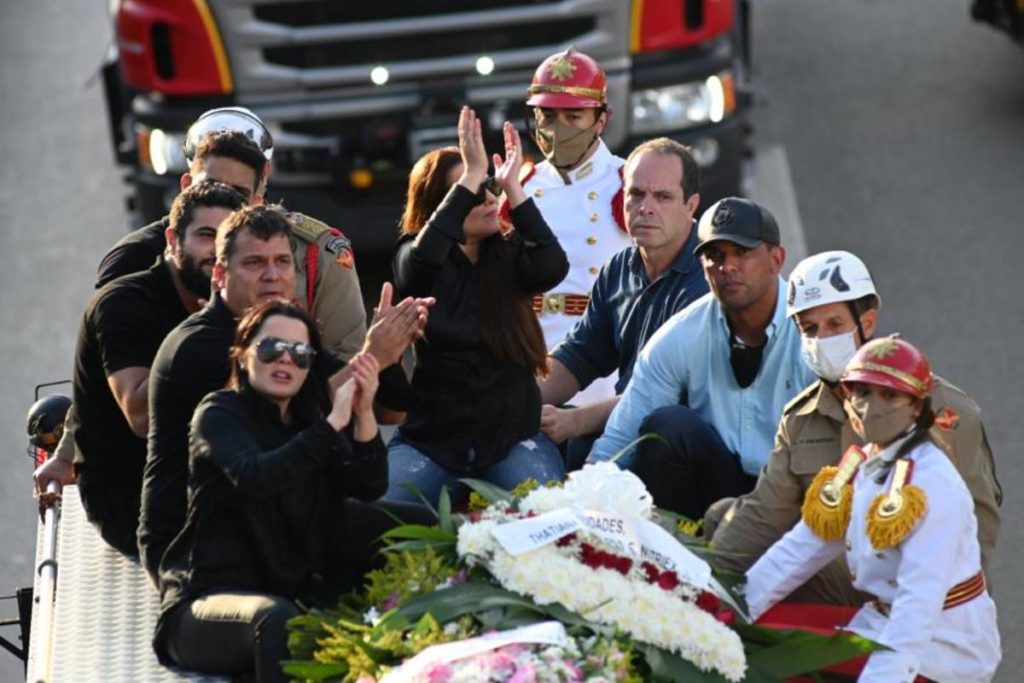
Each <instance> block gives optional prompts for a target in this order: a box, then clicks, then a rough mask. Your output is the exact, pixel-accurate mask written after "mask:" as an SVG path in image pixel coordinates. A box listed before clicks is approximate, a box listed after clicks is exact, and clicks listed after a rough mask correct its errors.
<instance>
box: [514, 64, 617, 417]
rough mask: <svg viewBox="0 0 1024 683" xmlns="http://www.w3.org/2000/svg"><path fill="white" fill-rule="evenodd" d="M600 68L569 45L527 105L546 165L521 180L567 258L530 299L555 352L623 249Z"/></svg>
mask: <svg viewBox="0 0 1024 683" xmlns="http://www.w3.org/2000/svg"><path fill="white" fill-rule="evenodd" d="M606 82H607V79H606V77H605V73H604V69H602V68H601V66H600V65H599V64H598V63H597V62H595V61H594V60H593V59H591V58H590V57H588V56H587V55H585V54H583V53H580V52H577V51H576V50H575V49H573V48H569V49H568V50H566V51H564V52H559V53H556V54H554V55H551V56H550V57H548V58H547V59H545V60H544V61H543V62H541V64H540V66H539V67H537V71H536V72H535V73H534V75H533V81H532V82H531V84H530V89H529V98H528V99H527V101H526V105H527V106H528V107H532V109H533V119H532V121H530V123H531V124H532V125H531V127H532V128H533V129H534V140H535V141H536V143H537V146H538V147H539V148H540V151H541V152H542V153H543V154H544V158H545V160H544V161H543V162H541V163H539V164H537V165H536V166H534V167H533V168H532V169H530V170H529V171H528V173H527V175H526V176H525V177H524V178H523V189H524V190H525V191H526V194H527V196H529V197H532V198H533V201H534V202H535V203H536V205H537V208H538V209H540V211H541V213H542V214H543V215H544V219H545V220H546V221H547V222H548V224H549V225H550V226H551V229H552V231H553V232H554V233H555V235H557V236H558V242H559V244H561V245H562V248H563V249H565V253H566V254H567V255H568V257H569V274H568V275H567V276H566V278H565V279H564V280H563V281H562V282H561V284H559V285H558V287H557V288H556V289H555V290H553V291H551V292H548V293H546V294H545V295H544V296H542V297H537V299H535V300H534V310H535V311H537V314H538V316H539V318H540V325H541V329H542V330H543V331H544V340H545V342H546V343H547V345H548V349H549V350H550V349H554V347H555V346H557V345H558V343H559V342H560V341H562V339H563V338H564V337H565V335H566V334H567V333H568V332H569V330H571V329H572V327H573V325H575V324H576V321H577V320H579V318H580V316H582V315H583V312H584V311H585V310H586V307H587V301H588V298H589V295H590V290H591V288H592V287H593V285H594V282H595V280H596V279H597V274H598V272H599V271H600V269H601V266H603V265H604V264H605V263H606V262H607V261H608V260H609V259H611V257H612V256H614V255H615V254H617V253H618V252H620V251H622V250H623V249H625V248H626V247H628V246H630V244H631V240H630V238H629V235H628V233H627V232H626V227H625V219H624V217H623V209H622V206H623V205H622V166H623V164H624V163H625V161H624V160H623V159H621V158H619V157H617V156H615V155H613V154H612V153H611V152H610V151H609V150H608V147H607V146H606V145H605V144H604V142H603V141H602V140H601V131H603V130H604V127H605V125H606V124H607V122H608V116H609V113H610V112H609V111H608V108H607V99H606V95H605V87H606ZM616 379H617V376H616V375H613V376H611V377H607V378H604V379H601V380H598V381H595V382H594V383H592V384H591V385H590V386H589V387H587V389H585V390H584V391H582V392H580V393H579V394H577V395H576V397H575V399H573V400H572V401H571V402H572V403H576V404H580V403H588V402H592V401H597V400H602V399H606V398H610V397H612V396H614V394H615V392H614V387H615V381H616Z"/></svg>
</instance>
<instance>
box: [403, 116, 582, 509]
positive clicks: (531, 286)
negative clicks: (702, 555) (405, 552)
mask: <svg viewBox="0 0 1024 683" xmlns="http://www.w3.org/2000/svg"><path fill="white" fill-rule="evenodd" d="M503 133H504V143H505V157H504V159H502V157H501V156H500V155H497V154H495V155H494V158H493V161H494V179H493V180H491V179H489V178H488V177H487V170H488V165H489V162H488V158H487V152H486V149H485V148H484V143H483V136H482V134H481V130H480V121H479V120H478V119H477V117H476V114H475V113H474V112H473V111H472V110H471V109H469V108H468V107H463V109H462V112H461V113H460V115H459V148H458V149H455V148H451V147H449V148H444V149H437V150H434V151H432V152H428V153H427V154H426V155H424V156H423V157H422V158H421V159H420V160H419V161H417V162H416V165H415V166H414V167H413V170H412V173H411V175H410V177H409V189H408V193H407V197H406V206H405V212H404V214H403V216H402V236H401V237H400V238H399V241H398V247H397V251H396V254H395V258H394V262H393V268H394V274H395V284H396V287H397V290H398V292H399V295H400V296H433V297H434V298H436V300H437V303H436V304H435V305H434V307H433V309H432V310H431V312H430V318H429V319H428V320H427V326H426V330H425V335H424V337H423V339H421V340H419V341H417V342H416V346H415V351H416V363H415V368H414V371H413V377H412V388H413V391H414V393H415V394H416V406H415V407H414V408H412V409H411V410H410V411H409V413H408V417H407V418H406V421H405V423H404V424H403V425H402V426H401V427H400V428H399V430H398V432H397V433H396V434H395V437H394V438H393V439H392V440H391V442H390V444H389V445H388V462H389V478H388V491H387V494H385V498H386V499H388V500H407V501H415V500H418V499H419V498H418V496H419V495H420V494H422V495H423V496H424V498H425V499H426V500H427V501H428V502H431V503H433V502H434V501H436V500H437V498H438V495H439V493H440V491H441V487H442V486H445V487H447V488H448V490H449V491H453V492H454V493H455V498H456V499H457V500H458V499H460V498H462V497H464V496H465V495H466V488H465V486H464V485H462V484H460V483H459V481H458V480H459V479H460V478H462V477H473V478H478V479H486V480H488V481H491V482H493V483H495V484H497V485H499V486H501V487H503V488H513V487H515V486H516V485H517V484H519V483H520V482H522V481H524V480H526V479H535V480H538V481H540V482H546V481H549V480H552V479H558V480H560V479H561V478H562V477H563V476H564V474H565V467H564V463H563V460H562V457H561V455H560V453H559V452H558V449H557V448H556V447H555V445H554V444H553V443H551V441H549V440H548V439H547V437H545V436H544V435H543V434H541V433H540V407H541V403H540V392H539V391H538V389H537V383H536V376H537V375H539V374H543V373H545V372H546V370H547V348H546V346H545V344H544V336H543V333H542V332H541V329H540V325H539V323H538V322H537V316H536V315H535V314H534V312H533V307H532V297H533V295H534V294H539V293H541V292H544V291H547V290H549V289H551V288H552V287H554V286H555V285H557V284H558V283H559V282H561V280H562V278H564V277H565V274H566V273H567V272H568V268H569V263H568V260H567V259H566V255H565V252H564V251H563V250H562V247H561V246H559V244H558V240H557V239H556V238H555V236H554V234H553V233H552V232H551V229H550V228H549V227H548V225H547V223H546V222H545V221H544V219H543V217H542V216H541V214H540V211H538V209H537V207H536V206H535V205H534V203H533V200H532V199H528V198H527V197H526V193H525V192H524V191H523V187H522V184H521V183H520V181H519V172H520V169H521V167H522V146H521V143H520V140H519V134H518V132H517V131H516V130H515V128H514V127H513V126H512V124H510V123H507V122H506V123H505V126H504V130H503ZM502 190H503V191H504V192H507V193H508V197H509V204H510V206H511V207H512V208H511V219H512V226H510V227H509V228H508V229H503V226H502V222H501V218H500V216H499V212H498V199H497V195H500V194H501V191H502Z"/></svg>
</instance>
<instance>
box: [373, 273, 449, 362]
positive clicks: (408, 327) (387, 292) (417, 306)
mask: <svg viewBox="0 0 1024 683" xmlns="http://www.w3.org/2000/svg"><path fill="white" fill-rule="evenodd" d="M393 297H394V288H393V287H392V285H391V283H390V282H385V283H384V286H383V287H381V290H380V302H379V303H378V304H377V307H376V308H375V309H374V312H373V320H372V322H371V323H370V329H369V330H367V332H366V346H365V347H364V351H367V352H369V353H371V354H373V356H374V358H376V359H377V362H378V363H379V364H380V367H382V368H386V367H388V366H391V365H394V364H395V363H397V362H398V361H399V360H401V358H402V354H403V353H405V350H406V349H407V348H409V344H411V343H412V342H413V341H415V340H416V339H418V338H420V337H422V336H423V328H424V327H425V326H426V324H427V313H428V312H429V310H430V307H431V306H433V305H434V302H435V299H434V298H433V297H425V298H414V297H406V298H405V299H403V300H402V301H400V302H398V303H397V304H394V305H392V303H391V300H392V298H393Z"/></svg>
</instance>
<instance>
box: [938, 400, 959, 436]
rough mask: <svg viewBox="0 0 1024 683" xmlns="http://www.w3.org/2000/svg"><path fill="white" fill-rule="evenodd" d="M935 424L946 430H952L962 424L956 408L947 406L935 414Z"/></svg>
mask: <svg viewBox="0 0 1024 683" xmlns="http://www.w3.org/2000/svg"><path fill="white" fill-rule="evenodd" d="M935 426H936V427H938V428H939V429H941V430H942V431H944V432H951V431H953V430H955V429H957V428H958V427H959V426H960V416H959V415H957V413H956V411H955V410H953V409H952V408H950V407H949V406H946V407H945V408H943V409H942V410H940V411H939V412H937V413H936V414H935Z"/></svg>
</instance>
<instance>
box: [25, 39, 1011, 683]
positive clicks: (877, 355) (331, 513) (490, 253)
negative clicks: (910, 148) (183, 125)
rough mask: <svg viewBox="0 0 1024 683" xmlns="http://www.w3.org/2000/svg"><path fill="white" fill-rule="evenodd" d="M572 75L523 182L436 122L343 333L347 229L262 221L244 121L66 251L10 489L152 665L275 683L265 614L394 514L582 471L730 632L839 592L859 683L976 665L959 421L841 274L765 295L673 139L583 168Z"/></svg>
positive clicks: (820, 257) (367, 541)
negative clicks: (117, 609)
mask: <svg viewBox="0 0 1024 683" xmlns="http://www.w3.org/2000/svg"><path fill="white" fill-rule="evenodd" d="M605 84H606V78H605V74H604V71H603V70H602V69H601V67H600V65H599V64H597V63H596V62H595V61H594V60H593V59H591V58H590V57H588V56H587V55H585V54H582V53H580V52H578V51H576V50H574V49H571V48H570V49H569V50H566V51H564V52H559V53H557V54H554V55H552V56H550V57H549V58H548V59H546V60H544V62H543V63H541V65H540V66H539V67H538V69H537V71H536V73H535V75H534V78H533V81H532V83H531V85H530V86H529V91H528V99H527V101H526V104H527V105H528V106H529V107H530V111H532V118H531V119H530V121H529V122H528V124H529V125H528V128H529V129H530V131H531V135H532V137H533V139H534V142H535V143H536V145H537V147H538V148H539V150H540V151H541V153H542V154H543V156H544V161H542V162H541V163H539V164H536V165H531V164H528V163H526V162H524V150H523V144H522V141H521V140H520V136H519V133H518V131H517V130H516V128H515V126H513V125H512V124H511V123H508V122H506V123H505V124H504V127H503V130H502V133H503V142H504V148H503V150H502V151H501V153H499V154H493V156H488V153H487V150H486V149H485V144H484V136H483V132H482V130H481V121H480V120H479V119H478V118H477V116H476V114H475V112H474V111H473V110H472V109H470V108H468V107H463V108H462V110H461V112H460V114H459V118H458V132H459V145H458V147H449V148H442V149H437V150H433V151H431V152H429V153H427V154H425V155H424V156H423V157H422V158H421V159H419V160H418V161H417V162H416V164H415V166H414V167H413V169H412V171H411V173H410V177H409V184H408V193H407V197H406V202H405V209H404V213H403V215H402V219H401V225H400V231H399V235H398V236H397V243H396V246H395V251H394V255H393V263H392V266H393V273H392V274H393V278H392V281H391V282H389V283H386V284H385V285H384V286H383V288H382V290H381V293H380V299H379V303H378V305H377V307H376V308H375V309H374V312H373V315H372V317H371V319H369V320H367V319H366V315H365V313H364V309H363V305H362V293H361V291H360V288H359V280H358V278H357V274H356V262H357V259H356V258H355V255H354V254H353V252H352V246H351V243H350V242H349V241H348V239H347V238H346V237H345V236H344V235H343V234H342V233H341V232H339V231H338V230H336V229H334V228H331V227H328V226H327V225H325V224H323V223H321V222H320V221H318V220H316V219H315V218H312V217H310V216H307V215H304V214H300V213H295V212H293V211H290V208H291V207H289V210H285V209H284V208H282V207H280V206H273V205H268V204H265V203H263V201H262V198H263V195H264V191H265V189H266V186H267V183H268V181H269V180H270V175H271V161H272V153H273V141H272V138H271V136H270V133H269V132H268V130H267V128H266V127H265V126H264V125H263V123H262V122H261V121H260V119H259V118H258V117H257V116H256V115H255V114H253V113H252V112H250V111H249V110H246V109H243V108H240V107H226V108H220V109H214V110H211V111H209V112H206V113H205V114H203V115H202V116H201V117H200V118H199V119H198V120H197V121H196V122H195V124H194V125H193V126H192V127H191V129H190V130H189V132H188V136H187V139H186V143H185V154H186V157H187V159H188V161H189V169H188V172H187V173H186V174H184V175H183V176H182V178H181V193H180V194H179V195H178V197H177V198H176V199H175V201H174V203H173V205H172V207H171V210H170V213H169V214H168V216H167V217H165V218H163V219H161V220H160V221H157V222H155V223H153V224H151V225H147V226H145V227H142V228H140V229H138V230H136V231H135V232H133V233H131V234H129V235H127V236H126V237H125V238H124V239H122V240H121V241H120V242H118V243H117V244H116V245H115V246H114V247H113V248H112V249H111V250H110V251H109V252H108V253H107V255H106V256H105V257H104V258H103V261H102V263H101V264H100V267H99V272H98V275H97V282H96V292H95V294H94V295H93V297H92V298H91V299H90V301H89V302H88V304H87V305H86V308H85V313H84V315H83V318H82V322H81V326H80V330H79V336H78V343H77V348H76V356H75V368H74V381H73V385H74V393H73V399H72V406H71V409H70V410H69V412H68V417H67V420H66V423H65V427H64V437H63V439H62V440H61V442H60V445H59V446H58V448H57V453H56V454H55V456H54V457H53V458H51V459H50V460H49V461H47V462H46V463H45V464H44V465H42V466H41V467H40V468H39V469H37V471H36V473H35V478H36V486H37V488H38V489H39V490H40V491H43V490H45V489H46V486H47V484H48V483H49V482H51V481H57V482H59V483H60V484H68V483H73V482H74V483H77V485H78V492H79V494H80V496H81V499H82V503H83V506H84V508H85V510H86V513H87V516H88V518H89V520H90V522H92V524H93V525H95V526H96V528H97V529H98V530H99V533H100V534H101V535H102V537H103V539H104V540H105V541H106V542H107V543H108V544H109V545H110V546H112V547H113V548H115V549H117V550H118V551H119V552H121V553H123V554H124V555H127V556H129V557H133V558H137V561H139V562H140V563H141V565H142V567H143V568H144V569H145V570H146V571H147V572H148V574H149V576H150V578H151V579H152V582H153V586H154V588H155V589H156V590H158V591H159V593H160V595H161V605H162V606H161V613H160V617H159V620H158V625H157V630H156V633H155V636H154V647H155V649H156V651H157V654H158V656H159V658H160V659H161V661H162V662H164V663H167V664H174V665H178V666H181V667H183V668H185V669H189V670H194V671H199V672H206V673H212V674H227V675H231V674H240V673H250V674H253V675H255V677H256V679H257V680H260V681H274V680H283V679H284V674H283V673H282V671H281V668H280V665H279V662H280V661H281V660H283V659H287V656H288V653H287V645H286V631H285V623H286V622H287V620H288V619H289V618H290V617H292V616H294V615H295V614H297V613H298V608H297V607H296V605H297V604H298V603H302V604H305V605H326V606H329V605H331V604H332V602H333V601H336V600H337V598H338V596H339V595H340V594H341V593H343V592H345V591H346V590H350V589H352V588H353V587H356V586H358V585H359V583H360V581H361V579H362V576H363V575H364V573H365V572H366V571H367V570H368V569H369V568H371V567H373V566H374V563H375V562H377V561H378V558H377V552H376V551H377V550H378V549H379V541H378V540H377V539H378V538H379V537H380V535H381V533H382V532H383V531H384V530H386V529H387V528H388V527H389V526H391V525H394V524H396V523H398V520H403V521H409V522H423V523H430V522H431V520H432V515H431V513H430V512H429V508H427V507H426V506H423V505H421V504H419V501H421V500H424V499H425V500H427V501H431V502H433V501H436V500H437V498H438V496H439V495H440V493H441V490H442V487H445V488H446V489H447V490H448V491H449V492H450V493H451V494H452V496H453V498H454V499H455V501H456V503H458V502H460V501H462V500H464V499H465V498H466V496H467V495H468V491H467V489H466V487H465V485H464V484H462V483H461V479H463V478H465V477H475V478H480V479H485V480H488V481H491V482H493V483H495V484H497V485H499V486H502V487H505V488H512V487H515V486H516V485H518V484H520V483H521V482H524V481H526V480H530V479H532V480H537V481H540V482H548V481H551V480H559V479H561V478H563V477H564V476H565V474H566V472H567V471H568V470H572V469H576V468H579V467H581V466H583V465H584V464H585V463H587V462H597V461H606V460H614V461H615V462H616V463H617V464H618V465H619V466H620V467H623V468H629V469H631V470H632V471H633V472H634V473H636V474H637V475H638V476H639V477H640V478H641V479H642V480H643V482H644V483H645V485H646V486H647V488H648V490H649V491H650V492H651V494H652V495H653V498H654V502H655V504H657V505H658V506H660V507H662V508H666V509H668V510H672V511H675V512H678V513H681V514H683V515H685V516H686V517H688V518H690V519H692V520H695V521H696V520H702V522H701V523H702V526H703V529H702V533H703V535H704V537H705V538H706V539H707V540H708V541H709V542H710V544H711V547H712V548H713V549H714V551H715V554H716V556H717V557H718V561H719V562H720V563H721V564H722V565H723V566H724V567H725V568H728V569H731V570H735V571H739V572H745V573H746V576H747V581H748V583H747V588H746V596H747V601H748V604H749V606H750V609H751V611H752V615H753V616H754V617H759V616H761V615H763V614H765V613H766V612H770V610H771V608H772V606H773V605H774V604H775V603H777V602H779V601H780V600H787V599H788V600H793V601H796V602H801V603H808V607H806V609H805V610H804V611H803V612H799V614H801V615H802V616H801V617H800V618H798V619H797V622H798V623H795V624H794V626H796V627H799V626H800V625H801V620H804V621H803V622H802V623H804V624H805V625H811V624H812V623H814V621H815V618H816V617H815V611H814V609H815V608H814V605H815V604H826V605H833V606H834V605H840V606H846V607H848V608H849V609H848V611H847V612H845V614H846V617H847V619H848V623H847V621H844V622H843V623H838V624H834V625H836V626H842V627H845V628H848V629H850V630H853V631H856V632H858V633H861V634H863V635H865V636H867V637H869V638H872V639H874V640H876V641H878V642H880V643H882V644H883V645H885V646H887V648H888V649H885V650H881V651H878V652H876V653H874V654H872V655H871V657H870V658H869V660H868V663H867V665H866V668H865V669H864V671H863V673H862V674H861V679H862V680H868V681H890V680H891V681H903V680H913V679H914V678H915V677H917V676H920V677H922V678H925V679H932V680H937V681H986V680H990V679H991V677H992V675H993V673H994V671H995V668H996V666H997V665H998V662H999V659H1000V643H999V634H998V630H997V626H996V612H995V605H994V603H993V601H992V599H991V597H990V593H989V587H988V585H987V583H986V578H985V577H986V573H985V572H986V569H987V567H988V566H990V563H991V558H992V553H993V552H994V549H995V544H996V539H997V535H998V530H999V506H1000V504H1001V502H1002V491H1001V489H1000V486H999V483H998V481H997V479H996V474H995V467H994V462H993V457H992V453H991V451H990V449H989V445H988V441H987V438H986V435H985V429H984V426H983V424H982V421H981V416H980V411H979V408H978V406H977V404H976V403H975V402H974V401H973V400H972V399H971V398H970V397H969V396H967V395H966V394H965V393H964V392H963V391H961V390H960V389H958V388H957V387H955V386H954V385H953V384H951V383H950V382H948V381H946V380H944V379H942V378H940V377H938V376H937V375H934V374H933V373H932V370H931V365H930V363H929V361H928V359H927V357H926V356H925V354H924V353H922V351H921V350H920V349H919V348H918V347H916V346H914V345H913V344H911V343H910V342H908V341H906V340H904V339H902V338H900V337H899V336H896V335H894V336H887V337H886V336H879V335H878V334H877V331H878V326H879V320H878V316H879V312H880V308H881V301H882V300H881V296H880V295H879V292H878V291H877V289H876V287H875V283H874V281H873V279H872V277H871V275H870V273H869V272H868V269H867V267H866V266H865V264H864V263H863V262H862V261H861V260H860V259H859V258H858V257H857V256H855V255H854V254H852V253H849V252H846V251H827V252H823V253H819V254H815V255H813V256H810V257H809V258H807V259H805V260H803V261H802V262H800V263H799V264H797V265H796V267H795V268H794V269H793V270H792V274H791V275H790V276H789V279H788V282H787V281H786V280H784V279H783V278H782V277H781V275H780V273H781V272H782V269H783V265H784V262H785V258H786V251H785V245H783V244H782V243H781V236H780V230H779V226H778V224H777V222H776V219H775V218H774V217H773V216H772V214H771V213H770V212H769V211H768V210H767V209H766V208H765V207H764V206H761V205H759V204H757V203H755V202H753V201H750V200H747V199H742V198H738V197H727V198H725V199H721V200H719V201H717V202H715V203H714V204H712V205H711V206H709V207H708V208H706V209H705V210H704V211H703V212H702V213H699V210H698V207H699V206H700V203H701V198H700V169H699V167H698V164H697V163H696V161H695V160H694V157H693V156H692V155H691V153H690V151H689V149H688V148H687V147H685V146H684V145H682V144H680V143H679V142H677V141H674V140H671V139H667V138H657V139H652V140H649V141H646V142H644V143H642V144H640V145H639V146H637V147H636V148H635V149H633V150H632V151H631V153H630V154H629V156H628V158H626V159H621V158H619V157H616V156H615V155H613V154H612V153H611V152H610V151H609V149H608V148H607V147H606V145H605V143H604V142H603V141H602V139H601V133H602V131H603V129H604V127H605V125H606V124H607V122H608V118H609V116H610V115H611V112H610V111H609V109H608V108H607V104H606V103H607V100H606V92H605ZM410 349H411V350H412V353H411V358H412V359H413V361H412V370H411V377H410V376H409V375H408V373H407V372H406V370H405V369H404V368H403V365H402V359H403V357H408V355H407V351H409V350H410ZM381 423H389V424H395V425H397V429H396V431H395V433H394V435H393V437H392V438H391V439H390V441H389V443H387V444H385V443H383V441H382V439H381V436H380V431H379V427H378V425H379V424H381ZM648 435H656V436H657V438H646V437H647V436H648ZM421 496H422V498H421ZM787 596H788V597H787ZM609 597H613V596H609ZM829 614H836V612H835V611H834V610H833V611H831V612H829ZM819 625H820V624H819Z"/></svg>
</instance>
